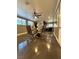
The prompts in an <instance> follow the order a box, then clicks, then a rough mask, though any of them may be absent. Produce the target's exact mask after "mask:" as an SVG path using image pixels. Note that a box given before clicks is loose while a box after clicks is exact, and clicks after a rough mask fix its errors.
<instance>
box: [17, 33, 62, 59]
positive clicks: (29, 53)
mask: <svg viewBox="0 0 79 59" xmlns="http://www.w3.org/2000/svg"><path fill="white" fill-rule="evenodd" d="M54 39H55V38H54V37H51V35H50V34H48V33H45V35H44V36H42V37H40V38H38V39H35V40H32V41H31V40H30V39H28V40H27V39H26V41H23V42H22V43H20V44H19V50H21V51H20V53H18V56H17V57H18V58H17V59H60V55H61V54H60V47H59V45H58V44H57V42H56V41H55V40H54ZM29 41H30V42H29Z"/></svg>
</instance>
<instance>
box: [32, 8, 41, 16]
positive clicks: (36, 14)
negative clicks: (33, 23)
mask: <svg viewBox="0 0 79 59" xmlns="http://www.w3.org/2000/svg"><path fill="white" fill-rule="evenodd" d="M33 10H34V12H33V16H34V17H37V18H39V17H40V16H42V15H41V14H40V13H37V12H36V10H35V9H33Z"/></svg>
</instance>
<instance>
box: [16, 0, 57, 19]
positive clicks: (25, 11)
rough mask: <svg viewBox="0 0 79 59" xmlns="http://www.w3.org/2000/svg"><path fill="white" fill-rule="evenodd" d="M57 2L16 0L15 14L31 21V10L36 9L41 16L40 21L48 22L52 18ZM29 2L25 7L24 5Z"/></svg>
mask: <svg viewBox="0 0 79 59" xmlns="http://www.w3.org/2000/svg"><path fill="white" fill-rule="evenodd" d="M57 1H58V0H17V14H18V15H20V16H23V17H26V18H28V19H31V20H32V19H33V12H34V10H33V9H36V11H37V12H38V13H41V14H42V16H41V17H40V18H39V19H41V20H48V16H50V17H53V15H54V12H55V9H56V5H57ZM27 2H29V4H28V5H27V4H26V3H27Z"/></svg>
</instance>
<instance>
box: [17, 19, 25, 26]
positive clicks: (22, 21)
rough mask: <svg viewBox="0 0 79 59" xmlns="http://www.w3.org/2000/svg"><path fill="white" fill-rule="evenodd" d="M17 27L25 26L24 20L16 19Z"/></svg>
mask: <svg viewBox="0 0 79 59" xmlns="http://www.w3.org/2000/svg"><path fill="white" fill-rule="evenodd" d="M17 25H26V20H24V19H21V18H17Z"/></svg>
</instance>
